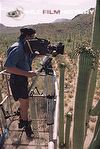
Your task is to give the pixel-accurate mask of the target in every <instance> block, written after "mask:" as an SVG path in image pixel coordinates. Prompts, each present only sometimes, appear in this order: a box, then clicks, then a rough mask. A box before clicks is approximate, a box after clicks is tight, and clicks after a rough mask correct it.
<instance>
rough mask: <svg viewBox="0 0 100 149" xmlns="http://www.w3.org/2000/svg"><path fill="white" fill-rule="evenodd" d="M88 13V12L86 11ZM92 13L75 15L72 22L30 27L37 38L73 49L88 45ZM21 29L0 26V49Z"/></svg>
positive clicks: (63, 20)
mask: <svg viewBox="0 0 100 149" xmlns="http://www.w3.org/2000/svg"><path fill="white" fill-rule="evenodd" d="M88 12H89V11H88ZM93 16H94V15H93V13H87V12H86V13H83V14H78V15H76V16H75V17H74V18H73V19H72V20H68V19H57V20H55V22H52V23H43V24H37V25H31V27H33V28H35V29H36V31H37V37H41V38H46V39H48V40H50V41H51V42H53V43H54V42H59V41H60V42H63V43H64V44H65V47H66V49H67V50H72V49H74V47H75V46H77V45H78V44H80V43H88V44H89V43H90V41H91V31H92V24H93ZM20 28H21V27H6V26H4V25H3V24H0V49H1V50H4V49H6V48H7V47H8V46H9V45H11V44H12V43H13V42H15V41H16V39H17V37H18V36H19V29H20Z"/></svg>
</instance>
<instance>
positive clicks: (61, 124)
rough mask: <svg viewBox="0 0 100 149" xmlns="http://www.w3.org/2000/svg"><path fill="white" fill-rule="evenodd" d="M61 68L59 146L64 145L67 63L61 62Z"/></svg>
mask: <svg viewBox="0 0 100 149" xmlns="http://www.w3.org/2000/svg"><path fill="white" fill-rule="evenodd" d="M59 68H60V89H59V98H60V103H59V109H60V112H59V146H60V147H62V146H63V145H64V72H65V68H66V65H65V64H64V63H61V64H60V65H59Z"/></svg>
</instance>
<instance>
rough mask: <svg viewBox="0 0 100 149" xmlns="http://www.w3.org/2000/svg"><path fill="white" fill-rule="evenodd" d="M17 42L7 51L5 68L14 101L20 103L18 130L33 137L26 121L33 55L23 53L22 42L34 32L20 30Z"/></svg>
mask: <svg viewBox="0 0 100 149" xmlns="http://www.w3.org/2000/svg"><path fill="white" fill-rule="evenodd" d="M20 33H21V35H20V37H19V41H18V42H17V43H15V44H13V45H12V46H11V47H10V48H9V49H8V53H7V54H8V56H7V60H6V62H5V65H4V66H5V67H6V70H7V72H9V73H10V74H11V75H10V88H11V91H12V95H13V97H14V99H15V101H19V103H20V119H19V128H24V129H25V132H26V135H27V137H33V131H32V128H31V125H30V122H29V120H28V108H29V99H28V77H33V76H36V72H35V71H32V70H31V64H32V59H33V58H34V57H35V54H33V53H31V51H25V49H24V42H25V40H28V39H30V38H33V37H34V36H35V33H36V31H35V30H34V29H32V28H21V29H20Z"/></svg>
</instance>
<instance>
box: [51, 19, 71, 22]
mask: <svg viewBox="0 0 100 149" xmlns="http://www.w3.org/2000/svg"><path fill="white" fill-rule="evenodd" d="M69 21H70V19H57V20H55V21H54V22H53V23H59V22H69Z"/></svg>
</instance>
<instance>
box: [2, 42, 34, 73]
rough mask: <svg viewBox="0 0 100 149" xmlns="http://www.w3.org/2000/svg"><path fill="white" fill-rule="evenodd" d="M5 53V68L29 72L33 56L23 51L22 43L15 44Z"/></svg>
mask: <svg viewBox="0 0 100 149" xmlns="http://www.w3.org/2000/svg"><path fill="white" fill-rule="evenodd" d="M7 51H8V53H7V60H6V62H5V64H4V66H5V67H16V68H19V69H22V70H25V71H30V70H31V64H32V60H33V58H34V57H35V55H32V54H30V53H26V52H25V51H24V48H23V42H16V43H15V44H13V45H12V46H11V47H10V48H9V49H8V50H7Z"/></svg>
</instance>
